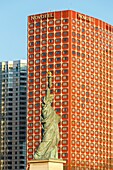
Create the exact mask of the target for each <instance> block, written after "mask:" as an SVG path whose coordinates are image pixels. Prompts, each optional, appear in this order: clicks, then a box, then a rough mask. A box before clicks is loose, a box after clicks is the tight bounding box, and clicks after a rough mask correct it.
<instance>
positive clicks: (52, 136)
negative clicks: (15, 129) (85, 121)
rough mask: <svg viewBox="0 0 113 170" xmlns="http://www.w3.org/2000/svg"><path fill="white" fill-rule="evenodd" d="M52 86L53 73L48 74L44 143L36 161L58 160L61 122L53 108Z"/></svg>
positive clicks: (43, 132) (38, 151)
mask: <svg viewBox="0 0 113 170" xmlns="http://www.w3.org/2000/svg"><path fill="white" fill-rule="evenodd" d="M51 86H52V73H51V72H48V87H47V91H46V96H45V97H44V99H43V102H42V114H41V124H42V141H41V143H40V145H39V147H38V148H37V150H36V152H35V154H34V159H36V160H47V159H58V148H57V146H58V143H59V127H58V123H59V122H60V116H59V115H57V114H56V112H55V110H54V109H53V108H52V106H51V104H52V101H53V98H54V96H53V94H51V92H50V88H51Z"/></svg>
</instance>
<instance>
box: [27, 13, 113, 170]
mask: <svg viewBox="0 0 113 170" xmlns="http://www.w3.org/2000/svg"><path fill="white" fill-rule="evenodd" d="M48 71H51V72H52V75H53V86H52V90H51V92H52V93H53V94H54V96H55V98H54V102H53V107H54V109H55V110H56V112H57V114H60V115H61V117H62V120H61V123H60V125H59V129H60V137H61V139H60V143H59V158H62V159H64V160H66V161H67V163H66V165H65V168H66V170H75V169H76V170H91V169H101V168H105V167H106V168H107V169H110V166H112V165H111V162H112V157H113V106H112V101H113V26H111V25H109V24H107V23H105V22H103V21H101V20H99V19H96V18H93V17H90V16H87V15H84V14H80V13H78V12H75V11H71V10H66V11H58V12H48V13H43V14H36V15H32V16H29V17H28V118H27V119H28V127H27V161H29V160H31V159H33V154H34V152H35V149H36V147H37V146H38V145H39V143H40V141H41V123H40V115H41V103H42V97H43V96H45V93H46V82H47V72H48ZM111 169H112V167H111Z"/></svg>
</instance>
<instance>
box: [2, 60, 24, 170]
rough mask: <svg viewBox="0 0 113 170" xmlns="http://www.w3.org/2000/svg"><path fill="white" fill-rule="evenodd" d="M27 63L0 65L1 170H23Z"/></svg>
mask: <svg viewBox="0 0 113 170" xmlns="http://www.w3.org/2000/svg"><path fill="white" fill-rule="evenodd" d="M26 94H27V61H26V60H20V61H7V62H0V170H16V169H17V170H25V169H26V111H27V110H26V108H27V105H26V96H27V95H26Z"/></svg>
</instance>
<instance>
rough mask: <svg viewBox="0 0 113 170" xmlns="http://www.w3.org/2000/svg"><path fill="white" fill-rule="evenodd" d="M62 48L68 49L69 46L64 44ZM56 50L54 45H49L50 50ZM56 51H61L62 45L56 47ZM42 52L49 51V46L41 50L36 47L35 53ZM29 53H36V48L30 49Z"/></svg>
mask: <svg viewBox="0 0 113 170" xmlns="http://www.w3.org/2000/svg"><path fill="white" fill-rule="evenodd" d="M62 48H63V49H64V48H66V49H67V48H68V44H63V45H62ZM53 49H54V45H49V46H48V50H53ZM55 49H61V45H55ZM40 50H42V51H43V50H47V46H43V47H42V48H40V47H36V48H35V51H36V52H37V51H40ZM29 52H34V48H30V49H29Z"/></svg>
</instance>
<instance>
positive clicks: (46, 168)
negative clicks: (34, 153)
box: [29, 159, 66, 170]
mask: <svg viewBox="0 0 113 170" xmlns="http://www.w3.org/2000/svg"><path fill="white" fill-rule="evenodd" d="M29 163H30V170H63V163H66V161H63V160H61V159H56V160H55V159H49V160H32V161H30V162H29Z"/></svg>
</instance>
